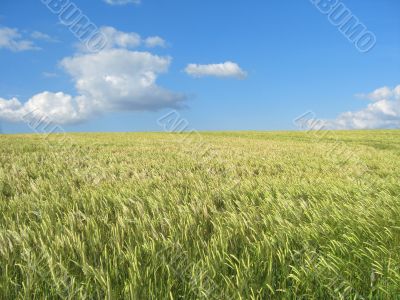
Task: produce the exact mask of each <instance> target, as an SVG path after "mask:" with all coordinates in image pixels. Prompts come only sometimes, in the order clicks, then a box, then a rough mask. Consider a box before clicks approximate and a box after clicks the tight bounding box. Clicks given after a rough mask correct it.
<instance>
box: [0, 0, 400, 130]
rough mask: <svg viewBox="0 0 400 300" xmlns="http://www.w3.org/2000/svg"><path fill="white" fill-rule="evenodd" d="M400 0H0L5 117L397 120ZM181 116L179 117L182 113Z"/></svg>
mask: <svg viewBox="0 0 400 300" xmlns="http://www.w3.org/2000/svg"><path fill="white" fill-rule="evenodd" d="M399 12H400V1H398V0H380V1H376V0H363V1H359V0H357V1H356V0H342V1H336V0H329V1H328V0H322V1H319V0H315V1H310V0H288V1H282V0H254V1H245V0H235V1H227V0H218V1H216V0H203V1H194V0H170V1H160V0H131V1H129V0H93V1H83V0H76V1H69V0H43V1H40V0H19V1H15V0H1V2H0V66H1V68H0V78H1V80H0V127H1V131H2V132H4V133H19V132H32V131H35V130H36V128H35V127H34V126H32V122H30V121H28V120H31V119H29V118H31V117H34V118H36V119H46V120H50V121H49V122H51V123H54V124H57V125H59V126H58V127H57V128H58V129H57V130H65V131H163V130H164V129H165V128H162V126H160V122H159V121H158V120H159V119H160V118H163V116H165V115H168V114H171V111H174V116H176V118H177V119H182V120H185V122H186V123H187V124H188V125H187V127H186V129H187V130H292V129H300V127H301V126H299V123H298V122H297V121H295V120H299V117H300V119H301V118H302V117H301V116H302V115H303V114H306V115H307V116H312V118H313V119H317V120H321V121H322V124H324V127H326V128H334V129H367V128H399V127H400V18H399ZM175 121H176V120H175Z"/></svg>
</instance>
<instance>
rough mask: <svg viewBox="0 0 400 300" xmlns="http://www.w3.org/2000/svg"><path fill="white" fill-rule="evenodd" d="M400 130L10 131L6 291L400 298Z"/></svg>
mask: <svg viewBox="0 0 400 300" xmlns="http://www.w3.org/2000/svg"><path fill="white" fill-rule="evenodd" d="M399 159H400V131H397V130H382V131H340V132H326V133H322V132H320V133H318V134H316V133H312V132H203V133H200V134H198V135H192V136H190V135H189V134H185V133H181V134H170V133H107V134H105V133H90V134H89V133H88V134H83V133H82V134H68V135H61V134H59V135H49V136H45V135H37V134H31V135H0V163H1V167H0V298H1V299H400V160H399Z"/></svg>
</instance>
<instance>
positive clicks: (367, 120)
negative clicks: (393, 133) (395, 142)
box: [326, 85, 400, 129]
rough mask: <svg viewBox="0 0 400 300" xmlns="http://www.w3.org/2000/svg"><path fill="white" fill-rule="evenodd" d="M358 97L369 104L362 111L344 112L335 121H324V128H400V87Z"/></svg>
mask: <svg viewBox="0 0 400 300" xmlns="http://www.w3.org/2000/svg"><path fill="white" fill-rule="evenodd" d="M359 96H361V97H362V98H366V99H368V100H369V101H371V103H369V104H368V105H367V107H365V108H364V109H361V110H359V111H355V112H351V111H349V112H345V113H343V114H341V115H339V116H338V117H337V118H336V119H335V120H328V121H326V126H327V127H328V128H331V129H374V128H400V85H398V86H397V87H395V88H389V87H382V88H379V89H376V90H375V91H373V92H372V93H369V94H361V95H359Z"/></svg>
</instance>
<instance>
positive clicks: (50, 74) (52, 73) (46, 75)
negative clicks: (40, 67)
mask: <svg viewBox="0 0 400 300" xmlns="http://www.w3.org/2000/svg"><path fill="white" fill-rule="evenodd" d="M42 75H43V77H46V78H55V77H58V75H57V73H54V72H43V73H42Z"/></svg>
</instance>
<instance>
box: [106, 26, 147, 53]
mask: <svg viewBox="0 0 400 300" xmlns="http://www.w3.org/2000/svg"><path fill="white" fill-rule="evenodd" d="M100 32H101V33H103V34H104V36H105V38H106V40H107V44H106V48H108V49H111V48H115V47H119V48H136V47H138V46H140V44H141V43H142V39H141V37H140V35H139V34H137V33H135V32H129V33H126V32H122V31H118V30H116V29H115V28H114V27H110V26H104V27H101V28H100Z"/></svg>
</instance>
